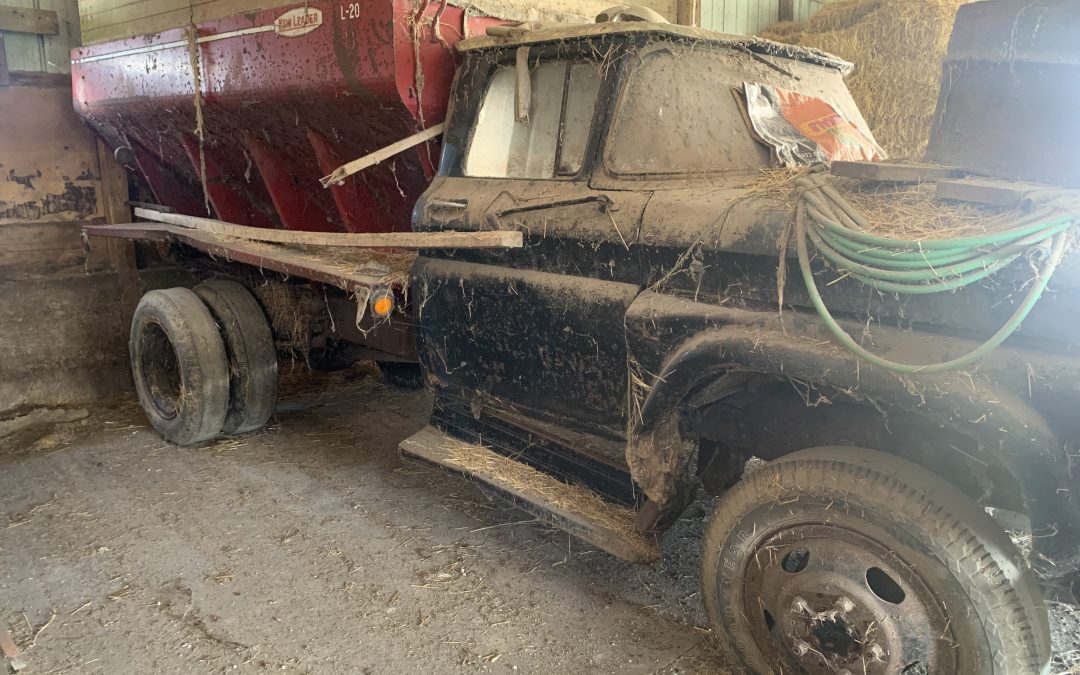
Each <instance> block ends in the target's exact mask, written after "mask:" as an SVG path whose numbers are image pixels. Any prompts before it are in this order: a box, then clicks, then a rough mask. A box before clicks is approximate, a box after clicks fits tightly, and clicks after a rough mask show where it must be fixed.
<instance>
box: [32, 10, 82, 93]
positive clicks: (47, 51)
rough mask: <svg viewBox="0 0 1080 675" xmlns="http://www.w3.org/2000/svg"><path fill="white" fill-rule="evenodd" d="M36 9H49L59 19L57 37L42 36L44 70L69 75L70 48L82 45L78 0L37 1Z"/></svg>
mask: <svg viewBox="0 0 1080 675" xmlns="http://www.w3.org/2000/svg"><path fill="white" fill-rule="evenodd" d="M38 7H40V8H41V9H51V10H53V11H54V12H56V15H57V17H59V19H60V32H59V34H57V35H43V36H41V41H42V45H43V49H42V52H43V55H44V66H45V68H44V70H45V72H48V73H63V74H65V75H66V74H69V73H71V48H72V47H77V46H79V45H81V44H82V41H81V39H80V37H79V3H78V0H38Z"/></svg>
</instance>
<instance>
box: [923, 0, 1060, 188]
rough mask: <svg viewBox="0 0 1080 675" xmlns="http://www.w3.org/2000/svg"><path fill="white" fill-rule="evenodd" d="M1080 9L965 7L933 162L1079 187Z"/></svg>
mask: <svg viewBox="0 0 1080 675" xmlns="http://www.w3.org/2000/svg"><path fill="white" fill-rule="evenodd" d="M1077 26H1080V3H1076V2H1073V1H1072V0H1036V1H1035V2H1031V1H1030V0H986V1H985V2H975V3H971V4H967V5H963V6H962V7H961V8H960V11H959V13H958V15H957V21H956V25H955V28H954V30H953V36H952V41H951V42H950V44H949V53H948V56H947V58H946V61H945V66H944V74H943V77H942V90H941V95H940V98H939V100H938V112H937V115H936V116H935V120H936V124H935V127H934V130H933V133H932V135H931V140H930V146H929V148H928V149H927V157H928V159H930V160H931V161H934V162H938V163H941V164H948V165H953V166H959V167H964V168H968V169H972V170H974V171H978V172H982V173H986V174H989V175H991V176H994V177H997V178H1003V179H1006V180H1029V181H1036V182H1045V183H1051V184H1057V185H1064V186H1068V187H1080V152H1077V148H1078V147H1080V129H1078V127H1077V125H1076V111H1077V110H1080V89H1078V88H1077V87H1076V86H1075V82H1076V81H1077V80H1078V79H1080V42H1078V41H1077V40H1076V27H1077Z"/></svg>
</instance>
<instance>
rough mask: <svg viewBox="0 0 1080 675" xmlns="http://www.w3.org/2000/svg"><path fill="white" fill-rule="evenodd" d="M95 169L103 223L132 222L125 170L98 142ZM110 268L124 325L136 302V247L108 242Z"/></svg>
mask: <svg viewBox="0 0 1080 675" xmlns="http://www.w3.org/2000/svg"><path fill="white" fill-rule="evenodd" d="M97 155H98V169H99V171H100V174H101V189H100V190H99V192H98V198H99V199H100V200H101V202H102V207H103V208H104V211H105V220H106V222H108V223H111V224H117V223H128V222H131V207H130V206H128V175H127V170H126V169H124V167H122V166H120V164H119V163H118V162H117V161H116V160H115V159H114V158H113V155H112V153H111V152H109V148H108V146H106V145H105V143H103V142H102V141H101V139H100V138H99V139H97ZM108 255H109V266H110V267H111V268H112V269H114V270H116V273H117V281H118V283H119V286H120V306H121V308H122V310H123V312H124V319H125V324H126V323H127V320H128V319H129V318H130V317H131V315H132V314H134V313H135V307H136V305H138V303H139V295H140V292H139V291H140V287H139V272H138V267H137V265H136V262H135V245H134V244H133V243H132V242H131V241H125V240H123V239H110V240H109V243H108Z"/></svg>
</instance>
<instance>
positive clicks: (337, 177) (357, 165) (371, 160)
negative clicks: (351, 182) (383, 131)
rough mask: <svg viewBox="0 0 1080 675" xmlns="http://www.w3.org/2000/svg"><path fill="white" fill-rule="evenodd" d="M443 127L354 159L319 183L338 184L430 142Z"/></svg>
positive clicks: (428, 130)
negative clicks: (400, 153) (414, 147)
mask: <svg viewBox="0 0 1080 675" xmlns="http://www.w3.org/2000/svg"><path fill="white" fill-rule="evenodd" d="M444 126H445V125H443V124H441V123H440V124H436V125H435V126H433V127H431V128H430V129H424V130H423V131H421V132H420V133H416V134H413V135H412V136H409V137H408V138H403V139H401V140H400V141H398V142H397V143H391V144H390V145H388V146H386V147H385V148H382V149H381V150H376V151H375V152H373V153H371V154H370V155H364V156H363V157H361V158H360V159H354V160H353V161H351V162H349V163H348V164H342V165H341V166H339V167H338V168H336V169H334V170H333V172H331V173H330V175H329V176H323V177H322V178H320V179H319V182H320V183H322V186H323V187H330V186H331V185H335V184H338V183H340V182H341V181H343V180H345V179H346V178H348V177H349V176H351V175H353V174H354V173H359V172H361V171H363V170H364V169H367V168H370V167H373V166H375V165H376V164H378V163H379V162H383V161H386V160H388V159H390V158H391V157H393V156H394V155H396V154H398V153H399V152H404V151H406V150H408V149H409V148H411V147H413V146H416V145H420V144H421V143H423V142H425V141H430V140H431V139H433V138H435V137H436V136H438V135H439V134H441V133H442V132H443V127H444Z"/></svg>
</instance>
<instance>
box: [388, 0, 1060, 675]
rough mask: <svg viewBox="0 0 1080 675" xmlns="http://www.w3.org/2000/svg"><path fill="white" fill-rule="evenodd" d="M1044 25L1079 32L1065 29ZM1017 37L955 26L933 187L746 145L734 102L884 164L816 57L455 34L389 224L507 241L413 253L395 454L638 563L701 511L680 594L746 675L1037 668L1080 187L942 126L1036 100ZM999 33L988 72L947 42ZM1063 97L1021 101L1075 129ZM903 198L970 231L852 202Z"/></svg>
mask: <svg viewBox="0 0 1080 675" xmlns="http://www.w3.org/2000/svg"><path fill="white" fill-rule="evenodd" d="M1002 5H1005V6H1004V7H1002ZM1050 11H1053V12H1056V14H1055V16H1056V18H1057V19H1058V20H1059V21H1060V24H1061V25H1062V26H1076V19H1077V16H1076V14H1075V9H1074V8H1073V9H1070V8H1069V7H1068V5H1067V4H1065V3H1062V4H1059V5H1054V6H1053V7H1052V8H1051V10H1050ZM995 13H996V14H995ZM1017 16H1018V11H1017V4H1016V3H997V2H986V3H976V9H970V10H967V9H966V10H965V12H962V13H961V17H960V21H959V22H958V28H957V40H959V42H958V43H956V44H954V47H953V51H952V52H951V54H950V62H949V64H948V67H947V79H948V80H949V81H950V82H951V88H949V87H946V91H944V92H943V94H942V100H943V103H942V111H941V115H940V120H939V129H938V130H937V132H936V136H935V145H934V147H932V152H938V153H939V154H948V155H949V156H948V157H947V159H946V158H941V159H939V161H940V162H942V163H943V164H944V162H946V161H948V162H949V163H950V165H947V166H945V165H933V166H931V165H922V164H880V163H874V162H866V161H849V162H839V161H838V162H834V163H833V165H832V171H833V173H834V174H839V175H829V174H828V173H827V172H825V171H823V170H821V169H820V168H813V169H808V170H799V169H795V170H793V171H791V172H790V173H787V174H784V173H781V174H780V175H779V176H778V175H777V174H776V172H772V171H770V170H771V169H773V168H774V167H775V166H776V157H773V156H771V153H770V149H773V150H774V151H775V150H776V149H777V148H780V149H781V150H783V151H784V152H786V153H787V154H788V156H789V157H788V158H789V159H795V160H797V159H798V157H797V156H798V155H799V154H800V153H803V152H804V151H805V152H809V155H810V156H811V158H812V156H813V155H814V153H815V151H817V150H820V148H816V149H815V148H814V147H812V146H813V145H814V144H813V143H811V144H806V143H802V144H801V145H800V144H799V143H796V144H794V145H787V146H785V145H783V144H773V145H771V146H770V144H768V143H765V142H762V141H766V140H768V137H770V135H771V133H772V131H775V130H776V127H773V128H771V131H770V128H769V127H768V125H759V124H758V121H759V120H758V119H757V118H755V117H754V112H753V111H754V108H755V105H754V101H752V100H751V92H761V91H766V90H769V91H772V92H774V94H775V92H782V95H783V96H786V97H789V98H792V97H802V99H803V100H805V101H812V102H813V103H814V104H815V105H820V104H823V103H824V102H827V103H828V108H827V110H828V111H829V113H828V115H826V116H825V117H819V118H816V119H811V120H810V123H808V124H807V125H806V129H805V136H806V137H810V136H812V135H814V133H815V131H821V129H816V130H815V128H814V124H817V123H821V124H823V125H824V126H825V127H829V128H830V129H831V130H832V131H831V132H830V133H831V136H830V134H829V133H826V134H825V136H827V137H830V138H831V139H832V141H830V142H834V141H836V140H837V139H839V140H840V141H841V142H840V143H839V144H838V145H840V146H851V145H858V144H859V143H860V142H861V143H863V144H864V147H867V148H870V149H871V150H870V152H869V153H868V155H869V158H870V159H878V158H879V157H877V156H876V155H877V153H876V152H875V151H874V150H873V148H874V145H873V143H872V138H871V137H870V136H869V134H868V132H866V130H865V123H864V122H863V120H862V117H861V116H860V114H859V111H858V110H857V108H856V106H855V105H854V103H853V102H852V100H851V97H850V95H849V93H848V92H847V90H846V88H845V85H844V82H843V75H844V73H845V72H846V71H847V69H848V68H849V67H850V66H849V64H845V63H843V62H841V61H838V60H836V59H833V58H831V57H829V56H827V55H824V54H821V53H817V52H812V51H807V50H799V49H790V48H784V47H782V46H779V45H776V44H772V43H767V42H763V41H755V40H748V39H739V38H735V37H733V36H722V35H715V34H710V33H707V32H702V31H698V30H694V29H690V28H683V27H677V26H666V25H652V24H634V23H616V24H597V25H591V26H583V27H579V28H573V29H558V28H552V29H546V30H545V29H541V30H535V31H531V32H528V33H525V34H523V35H519V36H517V37H516V38H499V37H479V38H474V39H472V40H469V41H466V42H464V43H462V44H461V45H459V48H460V49H461V50H462V52H463V54H464V60H463V63H462V65H461V66H460V67H459V69H458V73H457V79H456V84H455V88H454V90H453V93H452V97H451V103H450V106H451V108H450V113H449V117H448V122H447V127H446V132H445V137H444V149H443V157H442V164H441V167H440V172H439V175H438V177H436V178H435V180H434V181H433V183H432V185H431V187H430V188H429V189H428V190H427V192H426V193H425V194H424V196H423V197H422V198H421V200H420V201H419V203H418V205H417V208H416V213H415V219H414V223H413V226H414V229H415V230H417V231H423V232H426V231H432V232H436V231H441V230H447V229H449V230H466V231H467V230H477V231H482V230H491V229H495V230H514V231H520V232H522V233H524V235H525V242H526V245H525V247H524V248H522V249H519V250H508V251H497V252H493V251H423V252H421V256H420V257H419V258H418V260H417V262H416V263H415V265H414V267H413V270H412V281H411V283H412V291H411V296H412V299H413V303H414V312H415V318H416V321H417V323H418V325H419V342H420V345H419V350H420V357H421V360H422V363H423V366H424V369H425V372H426V374H427V378H428V380H429V382H430V383H431V385H432V386H433V387H434V389H435V392H436V400H435V408H434V411H433V414H432V418H431V424H430V426H429V427H428V428H427V429H425V430H423V431H421V432H420V433H418V434H417V435H416V436H414V437H412V438H410V439H408V440H407V441H405V442H403V443H402V445H401V448H402V451H403V453H404V454H405V455H406V456H410V457H413V458H416V459H419V460H422V461H426V462H428V463H431V464H434V465H438V466H441V467H444V468H446V469H449V470H451V471H456V472H458V473H460V474H464V475H466V476H469V477H471V478H473V479H474V480H478V481H480V482H482V483H484V484H487V485H488V486H490V487H491V488H492V489H493V490H495V491H497V492H500V493H502V494H503V495H505V496H507V497H509V498H510V499H512V500H514V501H516V502H517V503H518V504H520V505H522V506H523V507H524V508H525V509H527V510H530V511H532V512H533V513H535V514H538V515H539V516H541V517H543V518H545V519H547V520H549V521H551V522H554V523H555V524H557V525H559V526H561V527H563V528H565V529H566V530H568V531H569V532H571V533H573V534H575V535H577V536H579V537H581V538H583V539H585V540H587V541H589V542H591V543H592V544H593V545H595V546H598V547H600V548H602V549H604V550H606V551H608V552H610V553H612V554H614V555H617V556H620V557H623V558H626V559H629V560H636V561H640V562H649V561H653V560H656V559H658V558H659V557H660V556H661V555H662V552H663V548H662V546H661V542H662V537H663V533H664V531H665V530H666V529H667V528H669V527H670V526H671V524H672V523H673V522H674V521H675V520H676V519H677V518H678V517H679V515H680V513H681V512H682V511H683V509H684V508H685V507H686V506H687V504H688V503H690V501H691V500H692V499H694V497H695V495H696V494H697V493H698V492H700V491H706V492H711V493H714V494H720V495H722V498H721V499H720V501H719V502H718V506H717V510H716V513H715V514H714V515H713V517H712V521H711V524H710V525H709V527H708V529H707V533H706V535H705V539H704V541H703V542H702V553H701V556H702V575H703V576H702V579H703V587H702V596H703V599H704V603H705V606H706V608H707V611H708V615H709V617H710V620H711V622H712V626H713V628H714V630H715V632H716V634H717V635H718V636H719V637H720V638H721V640H722V641H723V642H724V643H725V644H726V645H727V646H728V647H729V648H730V651H731V653H732V654H733V655H734V657H735V658H737V659H738V660H739V662H740V663H741V664H742V666H744V667H745V668H746V669H748V670H750V671H753V672H762V673H764V672H777V673H789V672H806V673H861V672H866V673H898V672H904V673H927V672H933V673H991V672H993V673H1037V672H1046V669H1047V668H1048V667H1049V665H1048V664H1049V659H1050V646H1049V632H1048V621H1047V616H1046V611H1045V608H1044V606H1043V601H1042V599H1041V596H1040V592H1039V590H1038V587H1037V584H1036V581H1035V578H1036V574H1049V575H1055V574H1062V573H1064V572H1065V571H1067V570H1071V569H1074V568H1075V566H1076V564H1077V560H1078V558H1077V553H1078V540H1077V526H1078V524H1080V521H1078V520H1077V504H1076V502H1075V500H1074V495H1075V489H1074V488H1075V480H1074V478H1073V475H1072V470H1071V459H1070V452H1071V450H1070V448H1074V447H1076V443H1077V441H1078V440H1080V436H1078V433H1077V432H1078V431H1080V430H1078V428H1077V426H1076V415H1075V410H1076V409H1077V405H1078V387H1077V383H1078V382H1080V379H1078V375H1080V360H1077V357H1076V352H1075V349H1076V345H1077V342H1076V341H1077V335H1078V333H1077V331H1076V330H1075V329H1074V325H1073V323H1072V317H1075V316H1076V315H1077V312H1078V310H1080V305H1078V303H1080V295H1078V294H1077V292H1076V290H1077V289H1076V282H1077V277H1076V276H1075V269H1076V267H1075V266H1076V259H1075V256H1070V255H1069V254H1068V250H1069V248H1070V246H1069V242H1070V237H1071V236H1072V235H1071V231H1072V228H1073V227H1074V223H1075V221H1076V216H1075V214H1076V209H1075V203H1074V202H1073V201H1072V200H1073V199H1074V197H1073V196H1072V193H1069V192H1068V191H1067V190H1064V189H1063V188H1071V187H1076V185H1075V178H1076V177H1077V175H1076V174H1075V173H1070V174H1066V173H1062V174H1059V178H1060V179H1061V180H1059V181H1055V180H1053V179H1051V178H1049V177H1048V176H1046V175H1045V174H1046V172H1045V170H1044V171H1043V173H1042V175H1031V173H1030V172H1029V171H1028V169H1029V168H1031V166H1029V165H1023V164H1016V163H1013V164H1008V163H1007V162H1005V161H1004V160H1003V159H1002V157H1001V156H1000V155H1001V154H1002V153H1000V152H998V153H996V154H995V157H994V158H995V160H996V161H997V162H998V164H999V165H1001V164H1006V165H1007V166H1008V167H1009V172H1008V173H1003V172H1002V171H1001V170H1000V168H997V169H996V168H995V167H993V166H987V163H986V162H982V161H980V157H982V156H985V155H986V154H988V153H991V152H993V151H1000V150H1001V149H1000V148H999V147H997V146H992V149H991V148H990V147H987V146H986V145H983V144H982V143H980V142H979V141H978V139H977V138H975V137H973V135H972V134H971V133H967V135H965V132H969V131H970V130H973V129H976V128H979V129H987V128H989V129H992V128H996V127H995V125H994V124H993V122H992V121H985V123H984V121H979V122H975V123H974V124H973V126H970V127H969V126H966V125H965V121H964V120H965V117H968V118H971V117H973V116H977V115H978V112H977V110H975V108H977V107H978V105H979V103H978V101H979V100H980V99H979V97H980V96H985V95H986V94H987V93H988V92H998V93H997V94H996V98H998V99H1001V100H1000V101H999V102H1000V106H999V107H998V108H997V109H996V110H983V112H982V114H983V115H984V116H985V115H989V114H994V113H996V112H1000V113H1002V114H1005V115H1009V116H1016V115H1020V114H1022V113H1023V110H1017V106H1018V105H1019V104H1017V103H1016V101H1018V100H1028V101H1030V100H1032V99H1024V98H1023V97H1022V96H1021V97H1017V96H1014V95H1013V93H1012V92H1011V91H1010V88H1011V87H1025V88H1026V89H1025V90H1024V93H1025V94H1031V95H1032V96H1034V92H1035V91H1038V89H1039V86H1040V84H1041V85H1046V82H1045V80H1042V81H1039V82H1032V81H1031V80H1030V79H1025V78H1030V77H1031V76H1032V75H1033V74H1040V75H1039V77H1043V78H1045V77H1046V75H1045V72H1046V71H1045V70H1043V68H1044V67H1045V66H1046V63H1045V62H1049V61H1054V62H1055V64H1056V65H1055V66H1054V67H1055V68H1066V66H1064V65H1062V64H1063V63H1065V62H1061V61H1055V59H1054V58H1053V57H1050V56H1047V54H1052V53H1055V52H1054V50H1058V51H1062V50H1072V51H1075V46H1072V43H1071V42H1070V41H1069V40H1068V38H1067V35H1068V31H1067V30H1065V29H1064V28H1062V29H1060V30H1062V31H1064V32H1059V30H1058V29H1055V30H1053V31H1051V30H1049V29H1047V28H1046V26H1047V25H1049V23H1051V22H1044V23H1043V24H1041V25H1042V26H1043V27H1044V28H1043V31H1042V32H1040V30H1039V27H1038V26H1037V25H1034V24H1031V22H1032V21H1037V20H1038V19H1033V18H1030V17H1027V18H1025V17H1024V15H1023V12H1022V11H1020V12H1019V18H1017ZM972 24H975V25H976V28H972V27H971V26H972ZM1010 30H1011V31H1013V36H1014V37H1016V40H1015V41H1014V44H1015V45H1016V46H1017V54H1016V57H1015V59H1014V60H1013V61H1012V62H1011V64H1010V65H1009V66H1005V65H1000V64H998V63H997V62H996V61H995V60H994V57H993V55H991V54H988V53H982V52H978V51H976V52H972V51H971V50H970V49H969V48H970V47H971V45H972V44H974V43H975V40H974V38H972V37H971V36H972V35H975V34H977V33H979V32H980V31H983V32H985V31H990V32H991V33H992V34H993V35H998V34H1002V35H1003V39H1005V37H1007V36H1008V35H1009V31H1010ZM965 36H967V40H968V41H967V42H965ZM1017 36H1020V37H1017ZM980 44H981V43H980ZM1070 53H1071V52H1070ZM1069 63H1072V62H1069ZM1069 67H1070V68H1075V66H1069ZM979 78H983V79H982V80H980V79H979ZM1009 78H1012V79H1009ZM980 81H981V82H982V84H980ZM1021 83H1023V84H1021ZM1071 96H1072V94H1063V95H1062V96H1061V97H1060V98H1059V99H1054V102H1053V103H1049V104H1045V103H1044V104H1045V105H1046V107H1045V108H1043V109H1042V112H1038V113H1037V112H1035V111H1033V110H1032V108H1031V106H1030V103H1025V104H1024V106H1025V108H1024V110H1026V111H1027V112H1028V114H1034V115H1035V116H1036V117H1037V116H1038V115H1040V114H1041V115H1044V116H1045V117H1046V119H1058V117H1059V116H1060V118H1061V119H1066V117H1064V115H1065V114H1066V111H1067V110H1069V109H1070V108H1069V107H1068V106H1069V105H1071V104H1070V101H1071V100H1072V99H1071V98H1070V97H1071ZM946 102H947V103H948V105H946ZM1059 104H1060V107H1058V105H1059ZM949 106H955V108H953V107H949ZM792 126H793V125H792ZM1024 129H1025V131H1024V132H1022V133H1024V134H1026V136H1025V138H1026V139H1027V140H1029V141H1031V142H1039V143H1041V144H1042V147H1044V148H1047V149H1050V148H1052V147H1054V143H1055V142H1060V138H1061V137H1059V138H1058V140H1057V141H1054V140H1052V139H1048V138H1040V137H1039V125H1038V124H1037V123H1036V124H1034V125H1032V124H1031V123H1030V122H1029V123H1028V125H1027V126H1026V127H1025V128H1024ZM801 131H802V130H801ZM987 136H989V137H992V135H990V134H988V135H987ZM856 137H860V138H856ZM849 141H851V143H849ZM855 141H858V142H855ZM972 146H975V147H972ZM965 147H967V148H969V149H968V150H967V151H966V152H965V150H964V148H965ZM777 154H778V155H780V154H782V153H777ZM796 163H798V162H796ZM1033 164H1034V163H1032V165H1033ZM1070 166H1071V165H1070ZM954 167H960V168H954ZM763 172H765V173H763ZM769 176H772V178H769ZM860 179H861V180H860ZM1003 179H1008V180H1003ZM1015 180H1035V181H1043V182H1057V183H1058V187H1056V188H1051V187H1048V186H1045V185H1043V186H1039V185H1033V184H1019V183H1015V182H1009V181H1015ZM776 182H778V183H779V184H780V185H782V186H783V187H782V188H780V189H778V188H777V187H776ZM911 190H916V191H920V192H919V193H920V194H927V193H926V190H929V191H930V192H929V195H930V198H931V200H933V197H934V196H935V194H936V195H941V196H942V197H945V196H948V197H949V199H950V200H951V201H948V202H945V201H942V202H941V205H940V206H935V207H934V208H935V209H936V208H942V209H953V211H950V213H956V214H960V215H963V214H967V215H968V216H971V215H972V214H974V217H975V219H976V220H978V221H979V222H981V223H982V225H980V226H979V228H977V231H972V232H970V233H962V234H959V235H953V236H951V237H949V238H946V239H941V240H936V241H930V239H932V238H933V237H928V236H926V235H925V234H921V235H918V236H915V235H908V236H904V233H903V231H901V230H900V229H897V230H895V231H893V234H892V235H891V236H890V235H889V234H888V233H885V234H882V233H881V232H880V230H879V231H877V232H874V231H872V228H871V226H870V225H869V224H868V223H867V218H866V217H865V216H864V215H863V211H866V210H868V208H869V206H872V204H873V203H874V200H875V199H877V198H878V197H880V198H881V199H884V200H886V201H885V202H884V203H885V204H888V203H889V202H888V199H890V198H895V197H896V196H897V195H903V194H906V193H907V192H909V191H911ZM890 196H891V197H890ZM860 199H861V201H860ZM868 200H869V201H868ZM934 201H936V200H934ZM856 204H858V206H855V205H856ZM895 213H896V214H898V213H899V210H897V211H896V212H895ZM889 217H890V216H889V214H888V213H887V212H886V223H888V222H889V220H888V219H889ZM891 217H893V218H895V219H896V220H899V215H893V216H891ZM897 227H899V226H897ZM789 233H790V234H791V235H792V238H791V240H790V244H788V243H787V242H788V241H789V239H788V234H789ZM778 261H780V265H779V270H778ZM778 276H779V282H778ZM778 307H779V311H778ZM1021 322H1022V328H1020V329H1019V330H1016V329H1017V328H1018V326H1020V323H1021ZM995 347H996V348H995ZM750 460H754V461H750ZM759 460H760V461H759ZM762 461H763V462H764V463H762ZM748 462H749V464H748ZM748 466H749V467H756V468H753V470H750V469H748V468H747V467H748ZM1007 529H1008V530H1012V531H1014V532H1013V533H1014V534H1016V533H1017V532H1022V533H1025V534H1024V535H1022V536H1021V537H1020V539H1019V541H1020V543H1021V544H1022V545H1023V546H1024V548H1025V550H1024V552H1023V553H1021V552H1020V551H1019V550H1018V548H1017V546H1016V545H1014V543H1013V541H1012V540H1011V539H1010V537H1009V536H1008V534H1007ZM1029 563H1030V565H1029Z"/></svg>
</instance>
